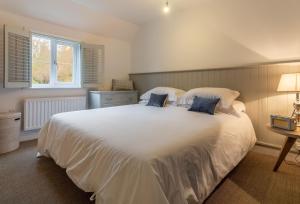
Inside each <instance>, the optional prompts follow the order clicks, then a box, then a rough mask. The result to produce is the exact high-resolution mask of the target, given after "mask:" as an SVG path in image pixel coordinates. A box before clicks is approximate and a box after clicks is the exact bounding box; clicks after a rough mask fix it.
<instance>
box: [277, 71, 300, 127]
mask: <svg viewBox="0 0 300 204" xmlns="http://www.w3.org/2000/svg"><path fill="white" fill-rule="evenodd" d="M277 91H282V92H296V101H295V102H294V111H293V113H292V117H294V118H295V119H296V120H297V126H300V99H299V92H300V73H292V74H282V75H281V78H280V81H279V84H278V87H277Z"/></svg>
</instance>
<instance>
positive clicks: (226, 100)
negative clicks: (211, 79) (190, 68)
mask: <svg viewBox="0 0 300 204" xmlns="http://www.w3.org/2000/svg"><path fill="white" fill-rule="evenodd" d="M239 95H240V93H239V92H238V91H234V90H231V89H227V88H212V87H203V88H196V89H191V90H189V91H188V92H186V93H185V94H184V95H183V96H182V97H181V99H180V100H179V104H181V105H190V104H192V103H193V99H194V97H195V96H200V97H218V98H220V102H219V106H220V108H223V109H229V108H231V106H232V103H233V101H234V100H235V99H236V98H237V97H239Z"/></svg>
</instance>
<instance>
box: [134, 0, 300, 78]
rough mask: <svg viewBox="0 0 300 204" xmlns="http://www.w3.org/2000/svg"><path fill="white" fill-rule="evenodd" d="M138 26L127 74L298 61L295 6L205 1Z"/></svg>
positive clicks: (288, 1)
mask: <svg viewBox="0 0 300 204" xmlns="http://www.w3.org/2000/svg"><path fill="white" fill-rule="evenodd" d="M205 2H206V3H203V5H202V6H201V7H198V8H193V9H189V10H185V11H181V12H178V13H172V11H171V13H170V14H169V15H167V16H164V17H163V18H160V19H158V20H155V21H151V22H148V23H146V24H144V25H143V26H141V28H140V30H139V32H138V34H137V36H136V39H135V40H134V41H133V48H132V50H133V51H132V63H133V68H132V70H131V72H133V73H135V72H154V71H172V70H188V69H202V68H216V67H229V66H237V65H245V64H249V63H250V64H252V63H258V62H268V61H277V60H288V59H296V58H298V59H299V58H300V23H299V19H300V12H298V11H297V9H298V8H299V2H298V3H297V1H293V0H286V1H279V0H272V1H261V0H251V1H246V0H226V1H216V0H210V1H205Z"/></svg>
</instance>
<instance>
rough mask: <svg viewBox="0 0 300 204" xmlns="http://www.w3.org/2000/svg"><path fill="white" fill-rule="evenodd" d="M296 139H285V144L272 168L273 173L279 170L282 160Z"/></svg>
mask: <svg viewBox="0 0 300 204" xmlns="http://www.w3.org/2000/svg"><path fill="white" fill-rule="evenodd" d="M295 141H296V138H293V137H287V138H286V140H285V143H284V145H283V147H282V149H281V152H280V154H279V157H278V159H277V162H276V164H275V166H274V168H273V171H277V169H278V168H279V166H280V164H281V163H282V161H283V160H284V158H285V156H286V155H287V153H288V152H289V151H290V149H291V148H292V146H293V144H294V143H295Z"/></svg>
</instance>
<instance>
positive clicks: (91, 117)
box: [38, 104, 256, 204]
mask: <svg viewBox="0 0 300 204" xmlns="http://www.w3.org/2000/svg"><path fill="white" fill-rule="evenodd" d="M239 115H240V116H239V117H237V116H233V115H229V114H224V113H217V114H216V115H214V116H211V115H208V114H204V113H196V112H189V111H187V110H186V109H185V108H182V107H175V106H168V107H165V108H156V107H149V106H144V105H138V104H137V105H128V106H119V107H112V108H102V109H94V110H86V111H77V112H69V113H62V114H57V115H54V116H53V117H52V119H51V120H50V121H49V122H48V123H47V124H46V125H45V126H44V127H43V128H42V130H41V132H40V135H39V140H38V152H39V154H41V155H43V156H47V157H51V158H53V159H54V161H55V162H56V163H57V164H58V165H59V166H61V167H62V168H65V169H66V172H67V174H68V176H69V177H70V178H71V179H72V181H73V182H74V183H75V184H76V185H77V186H78V187H79V188H81V189H82V190H84V191H86V192H94V195H95V197H96V203H98V204H154V203H155V204H186V203H188V201H187V200H195V201H197V202H198V203H202V202H203V201H204V200H205V198H207V196H208V195H209V194H210V193H211V192H212V191H213V189H214V188H215V187H216V185H217V184H218V183H219V182H220V181H221V180H222V179H223V178H224V177H225V176H226V174H227V173H229V172H230V171H231V170H232V169H233V168H234V167H235V166H236V165H237V164H238V163H239V161H240V160H241V159H242V158H243V157H244V156H245V155H246V154H247V152H248V151H249V150H250V149H251V148H252V147H253V145H254V144H255V141H256V137H255V133H254V129H253V127H252V124H251V121H250V119H249V118H248V116H247V115H246V114H245V113H240V114H239Z"/></svg>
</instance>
